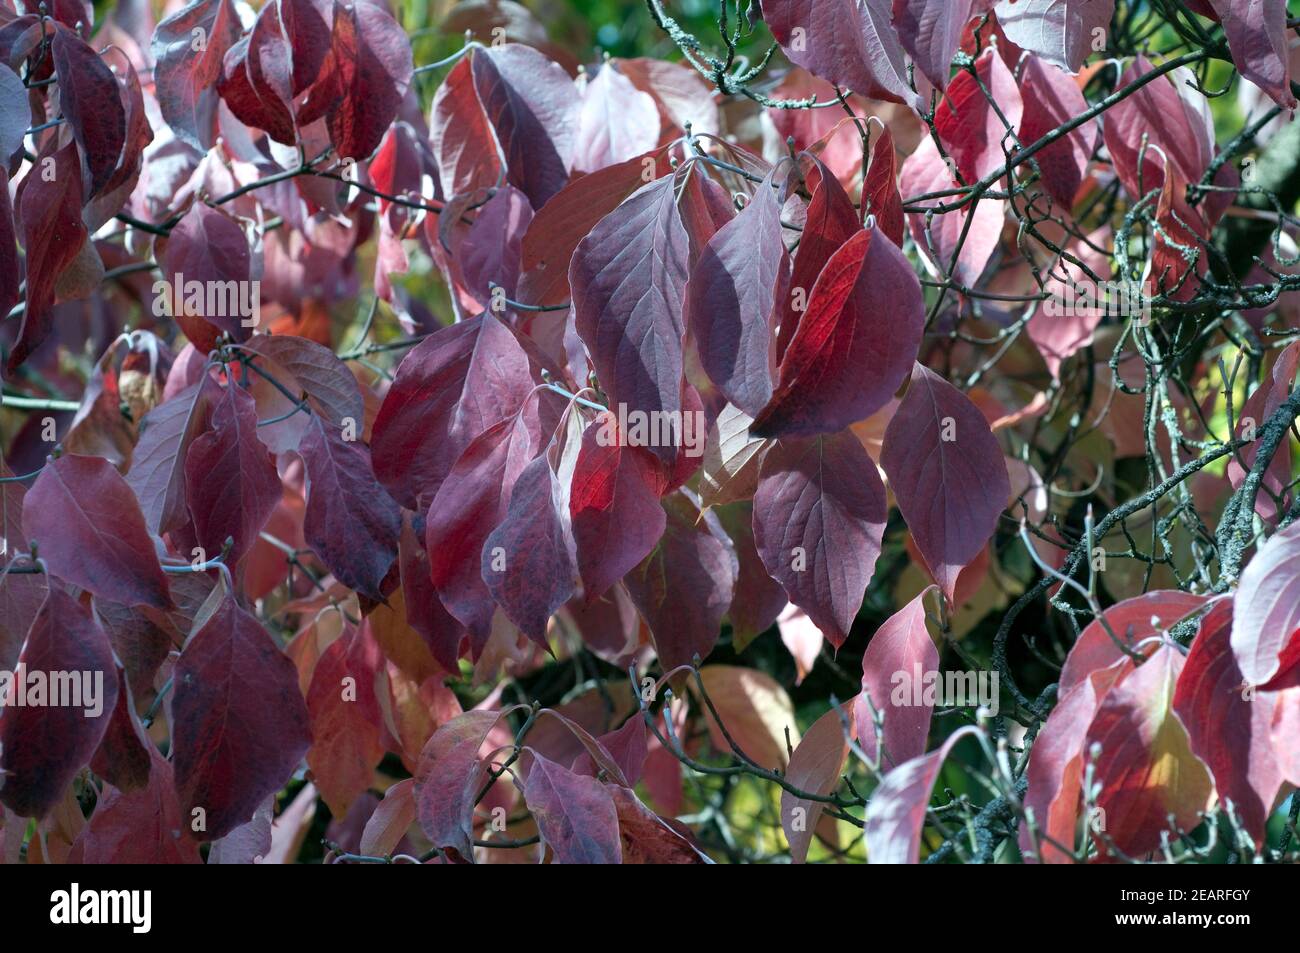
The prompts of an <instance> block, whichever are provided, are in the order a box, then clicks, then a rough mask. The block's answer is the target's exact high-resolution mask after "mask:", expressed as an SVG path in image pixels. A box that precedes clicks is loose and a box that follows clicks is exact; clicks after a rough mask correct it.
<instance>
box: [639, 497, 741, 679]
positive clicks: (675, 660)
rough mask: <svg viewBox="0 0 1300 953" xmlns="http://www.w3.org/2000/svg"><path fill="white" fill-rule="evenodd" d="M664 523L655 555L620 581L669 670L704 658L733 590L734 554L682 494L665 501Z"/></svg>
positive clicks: (710, 521) (708, 519)
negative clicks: (666, 520)
mask: <svg viewBox="0 0 1300 953" xmlns="http://www.w3.org/2000/svg"><path fill="white" fill-rule="evenodd" d="M664 507H665V509H666V510H667V513H668V522H667V525H666V528H665V530H664V535H663V538H662V539H660V540H659V545H657V546H656V547H655V548H654V551H653V552H651V553H650V555H649V556H647V557H646V558H645V560H643V561H642V563H641V565H639V566H637V567H636V568H635V569H633V570H632V571H631V572H630V573H628V574H627V576H626V577H625V578H624V580H623V581H624V584H625V585H626V586H627V591H628V594H629V595H630V596H631V597H632V602H633V603H634V604H635V605H636V608H637V611H638V612H639V613H641V618H642V619H644V620H645V622H646V625H647V626H649V627H650V634H651V637H652V638H653V640H654V644H655V649H656V651H657V652H658V654H659V661H660V664H662V665H663V667H664V670H665V671H667V670H669V669H672V668H676V667H677V666H678V665H688V664H690V662H691V659H692V658H693V657H694V656H696V655H698V656H699V657H700V658H701V659H704V658H706V657H707V656H708V654H709V652H710V651H711V650H712V649H713V644H714V642H716V641H717V639H718V631H719V629H720V627H721V626H722V619H723V616H725V615H726V612H727V607H728V606H730V605H731V599H732V594H733V593H734V592H735V585H736V572H737V563H736V554H735V552H734V550H733V549H732V547H731V545H730V541H729V540H727V538H726V535H725V534H724V533H723V532H722V529H721V527H720V526H718V525H717V519H716V517H714V516H712V515H711V514H708V513H705V514H701V513H700V512H699V510H698V509H697V508H696V506H695V504H694V503H692V502H691V501H690V500H689V499H688V498H687V497H686V496H685V495H684V494H682V493H677V494H674V495H673V496H670V497H668V498H667V499H665V500H664Z"/></svg>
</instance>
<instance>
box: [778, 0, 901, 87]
mask: <svg viewBox="0 0 1300 953" xmlns="http://www.w3.org/2000/svg"><path fill="white" fill-rule="evenodd" d="M763 20H764V22H766V23H767V25H768V28H769V29H770V30H771V31H772V36H774V37H775V38H776V41H777V42H778V43H780V44H781V48H782V49H783V50H784V51H785V55H786V56H788V57H789V58H790V61H791V62H792V63H798V64H799V65H800V66H802V67H803V68H804V69H806V70H808V71H810V72H812V73H815V74H816V75H818V76H820V77H821V78H822V79H824V80H827V81H828V82H831V83H834V84H835V85H837V86H843V87H844V88H845V89H851V90H853V91H854V92H855V93H857V94H858V95H860V96H866V97H867V98H868V99H885V100H888V101H890V102H894V103H905V104H907V105H909V106H914V107H916V108H920V98H919V97H918V96H917V95H916V93H915V92H913V91H912V89H911V88H910V87H909V86H908V84H907V67H906V60H905V57H904V55H903V48H902V46H900V45H899V42H898V33H897V31H896V30H895V29H894V25H893V23H892V22H891V17H890V3H889V0H764V2H763Z"/></svg>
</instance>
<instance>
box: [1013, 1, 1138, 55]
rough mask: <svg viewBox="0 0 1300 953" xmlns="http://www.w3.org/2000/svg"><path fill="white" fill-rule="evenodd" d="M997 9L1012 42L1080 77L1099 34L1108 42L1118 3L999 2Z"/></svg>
mask: <svg viewBox="0 0 1300 953" xmlns="http://www.w3.org/2000/svg"><path fill="white" fill-rule="evenodd" d="M995 9H996V11H997V15H998V23H999V24H1001V26H1002V29H1003V30H1004V31H1005V32H1006V35H1007V37H1008V39H1010V40H1011V42H1013V43H1015V44H1016V45H1017V46H1019V47H1021V48H1022V49H1025V50H1028V51H1029V52H1030V53H1037V54H1038V55H1039V56H1041V57H1042V58H1043V59H1045V60H1047V62H1049V63H1053V64H1055V65H1056V66H1059V67H1060V68H1061V69H1063V70H1065V71H1067V72H1070V73H1077V72H1079V67H1080V66H1082V65H1083V61H1084V60H1086V59H1087V58H1088V54H1089V53H1090V52H1092V50H1094V49H1096V46H1095V44H1096V43H1097V40H1098V34H1099V33H1100V38H1101V40H1102V41H1103V42H1104V40H1105V37H1106V31H1107V30H1108V29H1109V27H1110V18H1111V16H1112V15H1113V14H1114V13H1115V0H998V5H997V7H996V8H995ZM1103 49H1104V46H1103Z"/></svg>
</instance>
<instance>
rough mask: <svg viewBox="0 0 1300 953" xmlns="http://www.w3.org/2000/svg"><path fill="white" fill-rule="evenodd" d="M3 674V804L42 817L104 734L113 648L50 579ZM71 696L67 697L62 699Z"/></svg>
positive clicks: (113, 682)
mask: <svg viewBox="0 0 1300 953" xmlns="http://www.w3.org/2000/svg"><path fill="white" fill-rule="evenodd" d="M33 490H34V488H33ZM29 498H30V494H29ZM68 673H71V674H73V675H74V677H75V678H76V682H75V683H74V684H72V685H69V684H68V683H67V681H66V680H65V676H66V674H68ZM5 675H6V678H5V679H4V680H3V688H4V689H5V690H4V691H0V698H3V699H5V700H6V702H7V704H6V705H5V707H4V708H3V709H0V712H3V717H0V801H3V802H4V804H5V806H6V807H8V808H9V809H10V810H11V811H13V812H14V813H16V814H19V815H21V816H23V817H44V816H45V815H46V814H48V813H49V812H50V811H51V810H52V809H53V808H54V807H55V805H57V804H58V803H59V802H60V801H61V800H62V799H63V796H64V794H65V792H66V790H67V788H68V785H70V784H71V783H72V779H73V778H74V777H76V775H77V772H78V771H80V770H81V769H82V768H83V767H85V765H86V763H87V762H89V761H90V759H91V756H92V755H94V753H95V750H96V749H97V748H98V747H99V743H100V741H101V740H102V739H103V737H104V732H105V731H107V730H108V724H109V721H110V720H111V718H112V715H113V710H114V709H115V707H116V706H117V691H118V680H117V666H116V664H115V663H114V661H113V649H112V647H111V646H110V645H109V642H108V636H107V635H105V634H104V630H103V629H102V628H100V626H99V623H98V622H96V621H95V618H94V616H92V615H91V614H90V612H88V611H87V610H86V609H85V608H83V607H82V606H81V604H80V603H78V602H77V600H75V599H73V598H72V596H70V595H68V594H67V593H66V592H65V591H64V590H63V587H62V586H61V585H60V584H58V583H57V582H55V581H54V580H51V582H50V588H49V594H48V595H47V596H46V598H45V602H44V603H43V604H42V605H41V608H40V611H39V612H37V614H36V618H35V620H33V622H32V628H31V631H30V632H29V633H28V634H27V644H26V645H25V646H24V647H23V651H22V655H20V656H19V658H18V666H17V668H16V669H15V671H14V672H12V673H9V672H6V673H5ZM24 685H25V687H26V693H25V694H24V695H22V696H20V697H19V699H18V700H17V702H14V701H13V700H12V698H11V696H10V692H15V691H22V690H23V687H24ZM38 686H40V687H41V688H42V689H43V691H42V696H43V697H42V700H41V701H39V702H38V701H37V700H36V698H35V697H34V696H32V695H30V694H27V693H30V692H32V691H33V690H35V689H36V688H37V687H38ZM68 691H71V692H72V694H71V695H64V694H63V693H64V692H68ZM55 693H58V694H57V696H56V694H55Z"/></svg>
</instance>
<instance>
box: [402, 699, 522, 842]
mask: <svg viewBox="0 0 1300 953" xmlns="http://www.w3.org/2000/svg"><path fill="white" fill-rule="evenodd" d="M505 714H506V712H497V711H467V712H465V714H463V715H458V716H457V717H455V718H453V719H451V721H449V722H447V723H446V724H444V725H442V726H441V727H439V728H438V730H437V731H435V732H434V733H433V737H431V738H430V739H429V741H428V743H426V744H425V746H424V750H423V751H422V752H420V764H419V767H418V768H417V769H416V772H415V805H416V812H417V817H418V818H419V821H420V827H421V829H423V831H424V833H425V836H427V837H428V838H429V841H430V842H431V843H432V844H433V846H434V847H436V848H438V849H439V850H443V851H454V852H455V853H456V854H457V855H458V858H459V859H460V860H462V861H464V862H466V863H473V861H474V845H473V838H474V801H475V798H477V796H478V793H479V791H480V790H482V789H483V786H484V785H485V784H486V783H487V780H488V769H487V766H486V765H485V764H484V763H483V761H482V760H481V759H480V758H479V749H480V748H482V747H483V744H484V743H485V742H486V741H487V739H488V735H490V734H491V733H492V729H493V728H495V727H496V726H497V723H498V722H499V721H501V719H502V718H503V717H504V716H505Z"/></svg>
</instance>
